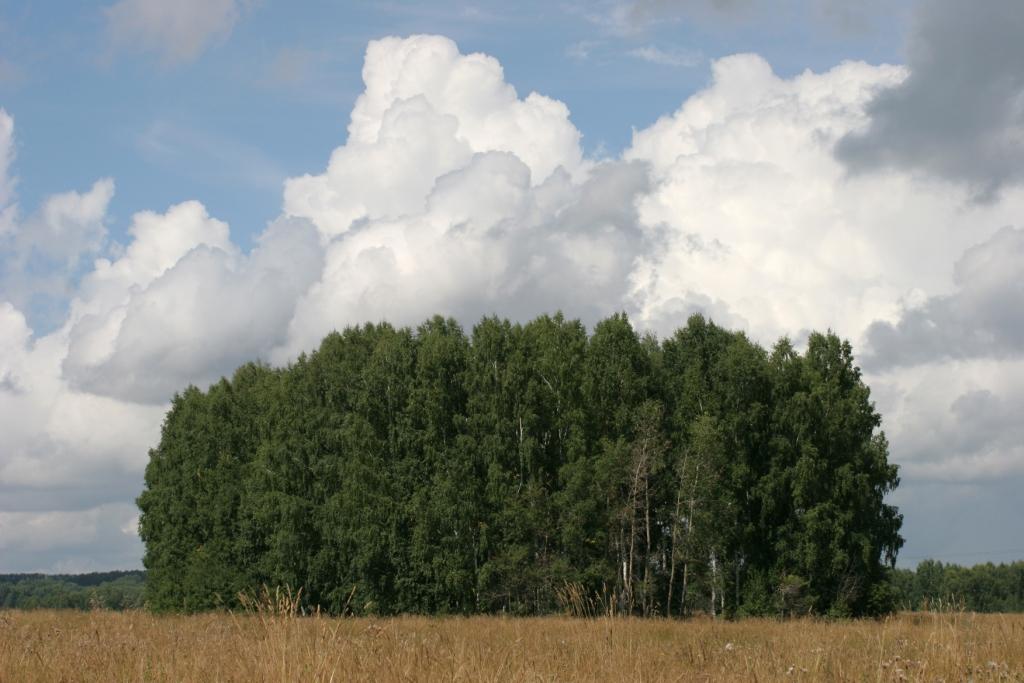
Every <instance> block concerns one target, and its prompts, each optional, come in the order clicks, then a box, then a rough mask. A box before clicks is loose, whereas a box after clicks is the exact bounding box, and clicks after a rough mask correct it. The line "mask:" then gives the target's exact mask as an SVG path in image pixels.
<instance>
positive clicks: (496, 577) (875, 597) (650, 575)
mask: <svg viewBox="0 0 1024 683" xmlns="http://www.w3.org/2000/svg"><path fill="white" fill-rule="evenodd" d="M880 424H881V420H880V417H879V416H878V414H877V413H876V412H875V411H874V408H873V406H872V404H871V401H870V393H869V391H868V388H867V387H866V386H865V385H864V384H863V382H862V381H861V378H860V372H859V370H858V369H857V367H856V366H855V365H854V363H853V355H852V350H851V348H850V346H849V344H847V343H845V342H842V341H841V340H839V339H838V338H837V337H835V335H832V334H827V335H820V334H815V335H811V337H810V339H809V341H808V346H807V350H806V352H804V353H803V354H801V353H798V352H797V351H796V350H795V349H794V347H793V346H792V345H791V344H790V343H789V342H788V341H785V340H783V341H782V342H780V343H779V344H778V345H777V346H776V347H775V349H774V350H773V352H772V353H771V354H768V353H767V352H765V351H764V350H763V349H762V348H760V347H759V346H757V345H756V344H753V343H751V342H750V341H749V340H748V339H747V338H746V337H745V336H744V335H742V334H739V333H734V332H729V331H727V330H724V329H722V328H720V327H717V326H716V325H714V324H713V323H712V322H710V321H708V320H705V319H704V318H702V317H700V316H694V317H692V318H691V319H690V320H689V321H688V322H687V325H686V327H684V328H683V329H681V330H679V331H677V332H676V333H675V334H674V335H673V336H672V337H670V338H669V339H666V340H665V341H663V342H659V341H658V340H657V339H655V338H654V337H652V336H646V337H643V338H641V337H640V336H639V335H638V334H637V332H636V331H635V330H634V329H633V327H632V325H631V324H630V322H629V320H628V319H627V318H626V316H625V315H615V316H612V317H611V318H608V319H606V320H604V321H601V322H600V323H598V324H597V326H596V327H595V328H594V331H593V334H592V335H591V336H590V337H588V336H587V333H586V330H585V329H584V327H583V325H582V324H581V323H580V322H579V321H576V320H566V319H565V318H564V317H563V316H562V315H561V314H557V315H554V316H542V317H540V318H537V319H536V320H533V321H531V322H529V323H527V324H525V325H521V324H514V323H511V322H509V321H507V320H500V319H498V318H493V317H492V318H485V319H483V320H482V321H481V322H480V323H479V324H478V325H476V327H474V328H473V330H472V332H471V334H470V335H468V336H467V334H466V333H465V332H464V331H463V329H462V328H461V327H460V326H459V325H458V324H457V323H456V322H455V321H454V320H451V319H445V318H441V317H434V318H432V319H431V320H428V321H427V322H425V323H424V324H423V325H421V326H419V327H418V328H417V329H416V330H410V329H395V328H394V327H392V326H391V325H388V324H387V323H381V324H378V325H364V326H361V327H351V328H347V329H345V330H344V331H342V332H340V333H338V332H335V333H332V334H330V335H328V336H327V337H326V338H325V339H324V340H323V342H322V344H321V346H320V348H319V349H317V350H316V351H315V352H313V353H311V354H310V355H308V356H306V355H303V356H300V358H299V359H298V360H297V361H296V362H295V363H294V364H292V365H290V366H289V367H287V368H282V369H271V368H267V367H265V366H262V365H258V364H247V365H245V366H243V367H241V368H239V370H238V371H237V372H236V373H235V374H234V375H233V377H232V378H231V380H230V381H229V380H226V379H225V380H222V381H221V382H219V383H218V384H216V385H214V386H212V387H210V388H209V389H208V390H207V391H205V392H203V391H200V390H198V389H196V388H194V387H190V388H188V389H187V390H185V391H184V392H183V393H182V394H181V395H179V396H177V397H175V399H174V401H173V403H172V406H171V410H170V411H169V413H168V415H167V418H166V420H165V424H164V428H163V431H162V435H161V441H160V443H159V444H158V445H157V446H156V447H155V448H154V449H153V450H152V451H151V453H150V463H149V466H148V467H147V470H146V488H145V490H144V491H143V493H142V494H141V495H140V496H139V499H138V503H139V507H140V510H141V512H142V515H141V526H140V528H141V533H142V537H143V540H144V541H145V544H146V556H145V564H146V567H147V568H148V570H149V574H148V582H147V587H146V599H147V601H148V604H149V605H150V606H151V607H152V608H154V609H161V610H188V611H191V610H199V609H208V608H211V607H216V606H232V605H234V604H235V602H236V600H237V594H238V592H239V591H241V590H245V589H252V588H258V587H259V586H260V585H262V584H269V585H288V586H290V587H291V588H293V589H298V588H302V589H303V591H302V596H303V600H304V601H305V604H306V606H313V605H320V606H322V607H323V608H325V609H328V610H329V611H332V612H336V613H340V612H354V613H397V612H428V613H437V612H443V613H473V612H496V611H504V612H511V613H538V612H547V611H551V610H553V609H557V608H558V603H557V595H558V592H559V590H560V589H562V588H563V587H564V586H566V585H569V584H571V585H573V586H576V587H579V588H580V589H582V590H584V591H587V592H590V593H591V594H595V595H601V596H602V600H605V601H606V602H608V601H611V602H612V603H613V605H614V606H615V608H616V609H619V610H622V611H627V612H634V613H638V614H647V615H649V614H671V615H679V614H687V613H694V612H711V613H713V614H721V613H725V614H763V613H779V612H782V613H796V612H800V611H807V610H812V611H817V612H822V613H824V612H829V613H832V614H865V613H872V612H876V611H878V610H879V609H883V608H884V606H885V605H888V604H890V603H891V600H889V598H890V597H891V596H890V595H889V593H887V590H888V589H887V588H886V587H885V586H886V585H888V584H884V582H885V581H887V580H888V578H887V577H888V575H887V573H886V571H885V564H891V563H892V562H893V561H894V559H895V555H896V552H897V551H898V550H899V547H900V545H901V543H902V539H901V538H900V536H899V528H900V524H901V517H900V515H899V513H898V511H897V510H896V509H895V508H893V507H891V506H889V505H887V504H886V503H885V502H884V501H885V497H886V495H887V494H888V493H889V492H890V491H892V490H893V488H894V487H895V486H896V485H897V483H898V481H899V480H898V477H897V471H896V468H895V466H893V465H890V464H889V463H888V444H887V442H886V441H885V437H884V435H883V434H882V433H881V432H880V431H878V430H879V427H880Z"/></svg>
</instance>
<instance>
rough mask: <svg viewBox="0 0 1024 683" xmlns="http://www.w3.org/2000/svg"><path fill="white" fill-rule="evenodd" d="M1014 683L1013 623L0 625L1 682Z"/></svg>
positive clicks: (132, 618) (1022, 672)
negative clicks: (796, 682)
mask: <svg viewBox="0 0 1024 683" xmlns="http://www.w3.org/2000/svg"><path fill="white" fill-rule="evenodd" d="M690 680H708V681H794V680H849V681H869V680H870V681H964V680H974V681H982V680H1014V681H1024V616H1022V615H1002V614H990V615H982V614H974V613H970V612H958V611H953V612H925V613H903V614H898V615H894V616H891V617H888V618H885V619H881V620H877V621H876V620H850V621H825V620H811V619H805V620H789V621H776V620H769V619H748V620H740V621H734V622H729V621H722V620H718V621H716V620H712V619H710V618H695V619H690V620H686V621H674V620H666V619H633V618H611V617H603V618H595V619H582V618H571V617H538V618H512V617H508V618H505V617H468V618H459V617H449V618H428V617H398V618H387V619H368V618H329V617H320V616H305V617H304V616H298V615H296V614H294V613H292V612H286V611H284V612H282V611H276V610H268V609H255V610H249V611H248V612H246V613H243V614H234V613H223V612H221V613H206V614H199V615H193V616H181V615H173V616H171V615H169V616H161V615H154V614H151V613H148V612H144V611H127V612H112V611H105V610H94V611H92V612H76V611H56V610H40V611H5V612H0V681H2V682H3V683H6V682H8V681H19V682H20V681H690Z"/></svg>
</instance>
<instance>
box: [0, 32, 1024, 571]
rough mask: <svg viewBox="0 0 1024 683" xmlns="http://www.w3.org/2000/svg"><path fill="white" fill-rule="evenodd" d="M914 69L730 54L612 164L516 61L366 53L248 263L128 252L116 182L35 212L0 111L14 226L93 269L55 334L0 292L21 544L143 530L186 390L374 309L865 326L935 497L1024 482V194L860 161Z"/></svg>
mask: <svg viewBox="0 0 1024 683" xmlns="http://www.w3.org/2000/svg"><path fill="white" fill-rule="evenodd" d="M911 77H912V73H911V72H908V70H907V69H906V68H904V67H896V66H886V65H882V66H872V65H868V64H864V63H860V62H847V63H843V64H840V65H838V66H836V67H834V68H832V69H830V70H828V71H825V72H822V73H813V72H810V71H808V72H805V73H802V74H799V75H797V76H795V77H792V78H784V77H780V76H779V75H777V74H775V73H774V72H773V70H772V68H771V67H770V65H769V64H768V63H767V62H766V61H765V60H764V59H762V58H761V57H758V56H757V55H750V54H747V55H733V56H730V57H727V58H724V59H720V60H716V61H715V62H714V63H713V64H712V80H711V82H710V83H709V84H708V86H707V87H706V88H704V89H703V90H701V91H700V92H697V93H695V94H693V95H692V96H690V97H689V98H687V99H686V100H685V101H684V102H683V103H682V105H681V106H680V108H679V109H678V110H677V111H675V112H672V113H670V114H667V115H666V116H664V117H662V118H661V119H659V120H658V121H657V122H656V123H654V124H653V125H651V126H649V127H648V128H646V129H643V130H640V131H637V132H636V133H635V135H634V138H633V142H632V144H631V146H630V147H629V149H628V150H626V151H625V153H624V154H623V155H622V156H621V158H618V159H611V160H600V161H599V160H594V159H588V158H586V157H585V155H584V154H583V152H582V149H581V146H580V139H581V134H580V132H579V131H578V130H577V129H576V127H575V126H574V125H573V124H572V122H571V119H570V115H569V111H568V108H567V107H566V106H565V105H564V104H563V103H561V102H559V101H557V100H554V99H551V98H549V97H546V96H543V95H540V94H537V93H529V94H527V95H525V96H520V94H519V93H517V92H516V90H515V89H514V88H513V87H512V86H511V85H510V84H509V83H507V82H506V81H505V77H504V73H503V71H502V68H501V65H500V64H499V63H498V61H497V60H495V59H494V58H493V57H489V56H486V55H482V54H468V55H467V54H462V53H461V52H460V51H459V49H458V47H457V46H456V45H455V43H453V42H452V41H450V40H448V39H446V38H443V37H438V36H413V37H410V38H407V39H398V38H385V39H382V40H379V41H374V42H372V43H371V44H370V45H369V47H368V48H367V53H366V61H365V66H364V69H363V79H364V83H365V89H364V92H363V93H362V95H361V96H360V97H359V99H358V100H357V102H356V104H355V106H354V108H353V110H352V114H351V120H350V123H349V127H348V139H347V140H346V141H345V142H344V144H341V145H340V146H338V147H337V148H336V149H335V150H334V151H333V152H332V153H331V155H330V160H329V162H328V164H327V166H326V168H325V169H323V170H322V171H321V172H314V173H310V174H307V175H303V176H300V177H296V178H292V179H290V180H288V181H287V182H286V183H285V187H284V193H283V204H282V215H281V216H280V217H279V218H278V219H276V220H275V221H273V222H271V224H270V225H269V226H268V227H267V228H266V230H265V231H264V232H263V233H262V235H261V236H260V238H259V239H258V240H257V243H256V246H255V247H254V248H253V249H252V250H251V251H249V252H248V253H246V252H245V251H243V250H242V249H241V248H239V247H238V246H237V244H236V243H235V242H234V241H233V240H232V238H231V232H230V229H229V226H228V225H227V224H225V223H224V222H223V221H220V220H218V219H217V218H216V217H214V216H211V215H210V214H209V212H208V211H207V209H206V207H205V206H203V205H202V204H201V203H199V202H197V201H187V202H183V203H180V204H177V205H174V206H171V207H169V208H167V209H166V210H165V211H163V212H156V211H141V212H139V213H137V214H135V215H134V216H133V217H132V220H131V227H130V229H129V232H128V241H127V243H126V244H125V245H115V244H111V243H110V242H109V239H108V238H107V237H106V232H105V228H104V226H105V224H106V221H107V218H106V215H105V214H106V207H107V205H108V202H109V200H110V196H111V194H112V192H113V190H114V187H113V184H112V183H111V182H109V181H105V180H100V181H98V182H97V183H96V184H94V185H93V186H92V188H91V189H89V190H86V191H84V192H82V191H79V192H71V193H64V194H61V195H55V196H53V197H51V198H49V199H46V200H44V201H43V202H42V203H41V206H40V208H39V209H37V210H36V211H34V212H32V213H29V214H28V218H26V219H21V218H20V214H19V211H18V206H17V202H16V196H15V192H14V189H15V188H14V184H13V181H12V180H11V176H12V174H11V171H10V170H9V166H10V160H11V159H12V158H13V152H12V150H13V144H12V131H13V122H12V121H11V120H10V117H7V116H6V114H2V115H0V211H2V212H3V213H2V214H0V215H2V216H4V220H5V221H6V223H4V225H5V226H6V227H5V228H4V229H3V231H0V240H3V239H6V240H8V243H10V244H33V245H35V246H33V247H32V248H33V249H35V250H36V251H38V253H42V254H46V255H47V256H48V258H49V259H50V260H51V261H52V262H53V264H55V265H54V266H53V268H54V270H60V271H63V272H66V273H70V272H72V271H75V269H77V271H78V273H77V275H74V276H71V275H68V276H67V277H66V279H65V280H64V282H65V283H66V285H65V288H64V290H62V291H64V295H63V296H62V297H57V298H58V300H59V301H60V302H61V307H60V313H61V316H60V321H59V324H57V325H56V326H55V328H54V329H52V331H44V332H42V333H33V331H32V329H31V328H32V325H31V324H30V322H29V320H28V319H27V318H26V314H25V310H26V306H27V305H28V304H26V303H25V298H24V297H22V298H18V297H16V296H11V295H10V294H9V291H10V292H13V291H15V290H14V289H10V290H9V289H8V288H6V287H5V288H4V290H2V291H3V295H2V296H0V433H2V434H3V435H4V444H3V448H2V449H0V546H2V545H3V544H4V543H6V544H7V545H6V546H3V547H7V548H16V549H17V552H19V553H23V554H26V556H31V557H34V558H35V559H33V560H26V561H25V566H28V565H32V567H33V568H52V567H53V566H55V565H54V563H55V562H56V561H57V560H56V559H55V558H56V557H57V556H58V555H59V552H58V549H59V548H64V551H63V552H64V553H65V554H66V555H68V556H73V555H75V554H76V553H83V552H84V551H83V550H82V549H81V547H80V546H77V545H74V544H72V543H71V542H70V541H69V540H68V539H66V538H63V537H61V536H60V535H59V534H57V533H56V532H53V533H54V535H53V540H52V543H51V544H50V545H48V546H45V547H43V546H37V545H32V544H31V543H29V542H28V540H26V538H25V536H24V534H22V533H21V531H15V530H13V529H15V527H18V528H19V529H20V528H21V526H19V525H28V526H32V525H36V526H35V527H33V528H39V529H50V528H52V527H53V525H56V524H58V523H59V521H60V520H61V519H64V518H63V517H61V516H60V514H57V513H58V512H61V513H65V512H66V513H70V512H72V511H82V512H83V514H85V513H86V512H87V516H86V518H87V519H94V520H96V525H97V532H96V533H97V536H96V538H104V539H108V540H109V541H110V542H111V543H114V540H116V541H117V543H122V541H123V539H122V537H123V536H124V534H121V533H120V531H119V530H120V529H122V528H124V526H125V525H126V524H129V522H130V519H128V509H127V508H120V507H116V506H118V505H123V504H124V503H125V502H126V501H128V500H130V499H131V498H132V497H133V496H134V495H135V494H136V493H137V491H138V487H139V485H140V483H139V482H140V478H141V471H142V468H143V467H144V465H145V462H146V451H147V449H148V448H149V447H150V446H152V445H154V444H155V442H156V439H157V438H158V434H159V425H160V420H161V418H162V415H163V412H164V410H165V408H166V401H167V400H168V399H169V398H170V396H171V395H173V393H174V392H175V391H178V390H181V389H183V388H184V387H185V386H186V385H187V384H189V383H196V384H199V385H200V386H205V385H206V384H208V383H210V382H212V381H215V380H216V379H217V378H218V377H219V376H220V375H222V374H225V373H230V372H231V371H232V370H233V369H234V367H235V366H237V365H238V364H240V363H241V362H244V361H246V360H251V359H257V358H259V359H263V360H269V361H271V362H274V363H286V362H288V361H290V360H292V359H294V358H295V357H296V355H297V354H298V353H300V352H302V351H305V350H309V349H310V348H312V347H314V346H315V345H316V344H317V343H318V342H319V340H320V338H321V337H322V335H323V334H324V333H326V332H328V331H330V330H331V329H334V328H339V327H343V326H345V325H347V324H356V323H362V322H365V321H367V320H370V321H376V320H382V319H387V320H390V321H392V322H395V323H397V324H413V323H417V322H419V321H421V320H422V319H423V318H424V317H426V316H428V315H430V314H433V313H443V314H447V315H452V316H455V317H457V318H458V319H459V320H461V321H463V322H464V323H465V324H467V325H471V324H472V323H474V322H475V321H476V320H477V319H479V317H480V316H481V315H484V314H490V313H498V314H500V315H503V316H508V317H512V318H517V319H525V318H529V317H532V316H534V315H536V314H538V313H541V312H550V311H552V310H554V309H557V308H562V309H564V310H565V312H566V313H567V314H569V315H571V316H579V317H581V318H583V319H584V321H586V322H588V323H591V322H593V321H594V320H596V319H597V318H599V317H601V316H604V315H607V314H609V313H611V312H613V311H618V310H625V311H627V312H628V313H629V314H630V316H631V317H632V318H633V320H634V321H636V322H637V323H638V324H639V325H640V326H641V327H643V328H645V329H648V330H653V331H655V332H658V333H660V334H666V333H669V332H671V331H672V330H673V329H674V328H676V327H678V326H680V325H682V324H683V323H684V322H685V319H686V317H687V316H688V315H689V314H691V313H694V312H703V313H705V314H706V315H709V316H711V317H712V318H713V319H714V320H715V321H716V322H719V323H722V324H725V325H728V326H730V327H735V328H740V329H743V330H745V331H747V332H748V334H750V335H751V336H752V337H754V338H755V339H757V340H759V341H761V342H763V343H766V344H771V343H773V342H774V341H775V340H776V339H777V338H778V337H779V336H782V335H790V336H792V337H794V338H796V340H797V341H798V342H799V341H800V337H801V335H803V334H804V332H806V330H807V329H809V328H814V329H826V328H831V329H834V330H836V331H838V332H839V333H840V334H842V335H844V336H846V337H850V338H852V339H853V340H854V342H856V343H858V346H857V348H861V345H860V344H859V342H861V341H862V340H866V341H867V342H868V345H867V346H868V347H869V348H870V350H871V355H870V356H869V358H870V360H871V363H870V364H869V365H868V369H869V370H870V371H871V373H872V374H871V375H869V377H868V379H869V382H870V383H871V385H872V387H873V388H874V390H875V396H876V399H877V401H878V405H879V408H880V409H881V410H882V413H883V415H884V416H885V419H886V424H887V426H888V427H889V429H890V438H891V441H892V452H893V457H894V459H895V460H896V461H897V462H901V463H903V464H904V465H905V466H906V468H905V473H906V474H907V475H908V477H906V478H905V482H909V485H910V486H911V487H912V486H913V485H914V484H913V482H914V481H919V482H923V481H929V482H935V481H939V482H944V483H946V484H948V483H950V482H952V481H959V480H967V481H985V480H991V479H992V478H994V477H1000V476H1018V475H1019V474H1021V472H1020V466H1019V463H1020V462H1021V461H1022V460H1021V455H1022V454H1021V453H1020V452H1019V447H1018V446H1016V445H1015V444H1017V443H1020V441H1019V439H1018V431H1015V428H1014V426H1013V424H1012V419H1013V416H1014V415H1016V414H1017V413H1018V412H1019V408H1021V407H1024V395H1021V393H1020V392H1019V391H1018V390H1017V388H1016V387H1018V386H1024V382H1021V381H1019V380H1024V375H1022V374H1021V372H1022V371H1021V367H1022V366H1021V365H1020V363H1021V356H1022V355H1024V354H1022V353H1021V352H1022V351H1024V338H1022V333H1021V330H1022V329H1024V321H1021V320H1019V319H1018V318H1019V315H1017V314H1016V312H1015V311H1016V310H1017V309H1018V308H1020V307H1019V306H1017V307H1016V308H1014V309H1013V311H1011V312H1010V313H1009V314H1007V312H1006V311H1007V309H1008V308H1009V307H1012V306H1013V304H1014V303H1015V302H1019V301H1020V300H1021V290H1020V284H1019V283H1020V282H1021V278H1020V274H1021V268H1022V265H1024V237H1022V234H1024V232H1022V230H1021V229H1020V228H1019V227H1013V226H1014V225H1015V223H1014V221H1019V220H1020V216H1021V215H1024V211H1022V210H1024V193H1022V192H1021V191H1019V190H1017V189H1015V188H1012V187H1007V188H1005V190H1004V191H1003V192H1002V193H1001V195H1000V196H999V198H998V199H997V200H994V201H992V202H989V203H969V202H968V203H965V201H964V199H965V198H966V197H967V196H968V195H966V194H961V193H957V192H950V191H949V187H948V186H947V185H946V184H945V182H944V181H933V180H931V179H929V178H928V177H922V176H921V175H920V174H917V173H915V172H913V170H907V169H904V168H901V167H891V168H890V167H885V168H881V169H871V170H865V172H863V173H860V174H856V175H854V176H852V177H851V176H850V175H849V174H848V172H847V168H846V166H845V165H844V163H842V162H841V161H840V160H839V159H837V158H836V156H835V154H834V151H835V149H836V145H837V144H838V143H839V141H840V140H844V139H847V137H846V136H848V135H850V134H851V133H852V132H854V131H858V130H864V129H865V127H867V126H870V124H871V121H872V118H871V117H872V109H871V107H872V106H873V105H872V104H871V103H872V102H876V101H877V98H878V97H879V96H880V93H885V92H892V91H893V90H895V89H898V88H901V87H903V86H902V84H904V83H906V82H907V81H908V79H910V78H911ZM1005 226H1011V227H1005ZM33 235H35V236H36V237H33ZM41 236H49V237H50V238H52V237H54V236H59V237H60V239H59V240H58V242H59V243H60V244H61V247H60V248H59V249H57V248H56V247H53V246H48V245H51V242H54V240H53V239H46V240H43V242H41V243H39V244H38V245H36V244H35V242H34V241H33V240H35V239H37V238H41ZM47 250H50V251H47ZM86 262H88V264H89V265H87V266H83V263H86ZM954 262H955V263H957V265H956V266H955V268H954V267H952V264H954ZM949 359H953V360H952V361H951V360H949ZM1015 439H1016V441H1015ZM128 507H130V506H128ZM2 515H7V516H6V517H2ZM12 515H13V516H12ZM4 520H6V521H4ZM48 525H49V526H48ZM115 527H116V529H115ZM41 533H43V532H41ZM45 533H49V532H45ZM119 534H120V535H119ZM111 539H113V540H111ZM130 540H131V539H130V538H129V539H128V541H123V543H122V545H117V544H116V543H115V545H116V546H117V547H118V548H121V549H122V550H124V549H125V548H129V545H124V543H128V542H129V541H130ZM97 542H99V541H97ZM104 542H105V541H104ZM135 543H136V545H132V546H130V547H131V548H136V549H137V541H135ZM61 544H63V545H61ZM44 545H45V544H44ZM112 547H113V546H112ZM118 552H121V551H118ZM124 552H127V550H125V551H124Z"/></svg>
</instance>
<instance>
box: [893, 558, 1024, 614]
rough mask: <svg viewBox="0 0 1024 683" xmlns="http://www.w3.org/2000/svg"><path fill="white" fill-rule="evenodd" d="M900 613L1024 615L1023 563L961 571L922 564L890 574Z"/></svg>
mask: <svg viewBox="0 0 1024 683" xmlns="http://www.w3.org/2000/svg"><path fill="white" fill-rule="evenodd" d="M892 580H893V583H894V585H895V586H896V589H897V591H898V594H899V596H900V598H899V607H900V609H910V610H927V609H963V610H967V611H971V612H1024V561H1018V562H1013V563H1010V564H992V563H991V562H987V563H985V564H976V565H974V566H973V567H961V566H960V565H956V564H943V563H942V562H938V561H936V560H925V561H923V562H921V563H919V564H918V565H917V570H916V571H914V570H909V569H897V570H895V572H894V573H893V579H892Z"/></svg>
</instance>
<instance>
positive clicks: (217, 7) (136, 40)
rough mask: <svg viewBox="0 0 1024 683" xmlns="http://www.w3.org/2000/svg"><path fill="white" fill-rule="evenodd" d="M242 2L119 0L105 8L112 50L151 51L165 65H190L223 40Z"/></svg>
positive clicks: (243, 7) (227, 34) (236, 20)
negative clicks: (187, 63)
mask: <svg viewBox="0 0 1024 683" xmlns="http://www.w3.org/2000/svg"><path fill="white" fill-rule="evenodd" d="M246 5H247V3H246V2H245V1H244V0H174V1H173V2H165V0H119V1H118V2H117V3H115V4H113V5H110V6H109V7H106V8H105V9H104V14H105V16H106V20H107V31H108V34H109V37H110V41H111V47H112V49H113V50H131V51H136V52H150V53H153V54H155V55H157V56H158V57H159V58H160V60H161V62H163V63H164V64H165V65H174V64H181V63H184V62H191V61H193V60H195V59H196V58H198V57H199V55H201V54H202V53H203V51H204V50H206V48H207V47H209V46H210V45H211V44H213V43H215V42H217V41H219V40H224V39H225V38H227V37H228V36H229V35H230V34H231V30H232V29H233V28H234V26H235V24H236V23H237V22H238V20H239V18H240V17H241V15H242V12H243V11H244V10H245V8H246Z"/></svg>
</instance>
